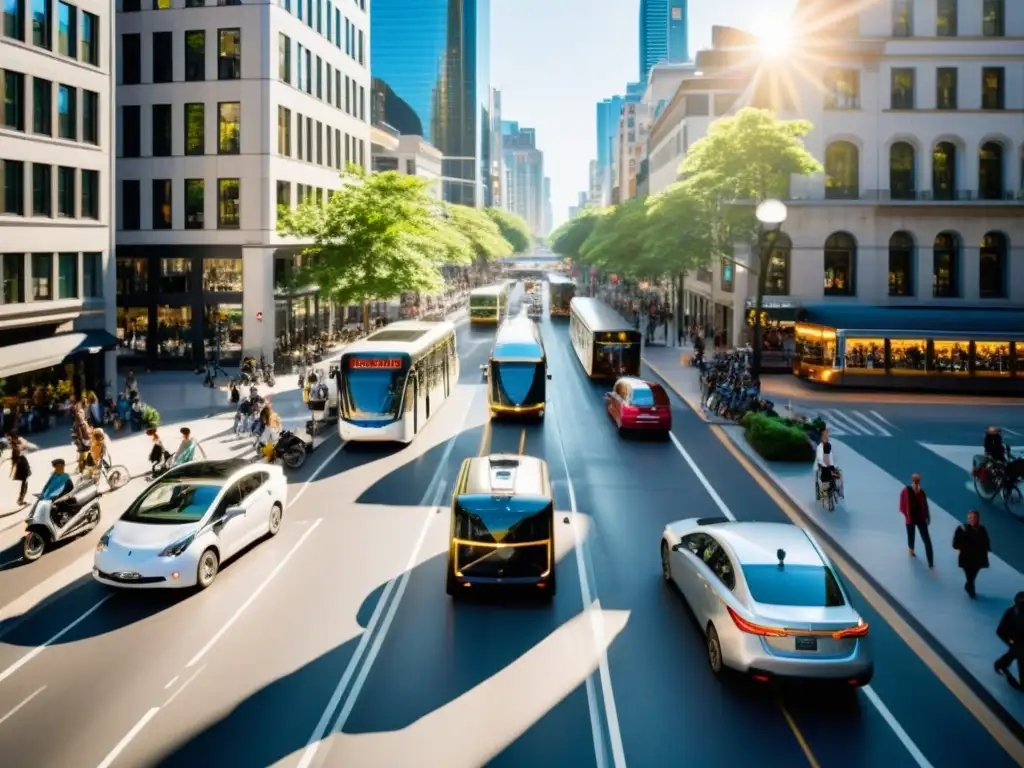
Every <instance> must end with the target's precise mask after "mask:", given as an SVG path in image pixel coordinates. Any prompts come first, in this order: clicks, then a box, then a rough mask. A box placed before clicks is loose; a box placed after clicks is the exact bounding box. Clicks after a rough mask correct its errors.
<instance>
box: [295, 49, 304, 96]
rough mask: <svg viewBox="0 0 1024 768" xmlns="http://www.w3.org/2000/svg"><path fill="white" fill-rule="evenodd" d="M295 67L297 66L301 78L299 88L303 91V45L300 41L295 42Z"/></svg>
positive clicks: (297, 72)
mask: <svg viewBox="0 0 1024 768" xmlns="http://www.w3.org/2000/svg"><path fill="white" fill-rule="evenodd" d="M295 67H296V74H297V75H298V78H299V81H298V83H297V85H298V88H299V90H300V91H301V90H302V83H303V77H302V46H301V45H299V44H298V43H296V44H295Z"/></svg>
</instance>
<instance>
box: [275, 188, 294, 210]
mask: <svg viewBox="0 0 1024 768" xmlns="http://www.w3.org/2000/svg"><path fill="white" fill-rule="evenodd" d="M282 206H283V207H284V208H286V209H287V210H289V211H290V210H291V208H292V183H291V182H290V181H279V182H277V208H278V212H277V215H278V216H280V215H281V208H282Z"/></svg>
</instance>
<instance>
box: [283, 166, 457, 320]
mask: <svg viewBox="0 0 1024 768" xmlns="http://www.w3.org/2000/svg"><path fill="white" fill-rule="evenodd" d="M342 180H343V181H344V182H345V183H344V185H343V186H342V188H341V189H340V190H338V191H336V192H334V193H333V194H331V195H330V197H329V199H328V200H327V201H326V202H325V203H324V204H323V205H322V206H317V205H315V204H313V203H311V202H304V203H301V204H300V205H299V206H298V208H296V209H295V210H289V209H288V208H286V207H285V206H281V208H280V209H279V211H278V225H277V226H278V231H279V232H281V233H282V234H284V235H290V236H293V237H296V238H301V239H303V240H310V241H312V244H311V245H309V246H308V247H307V248H306V249H305V250H304V251H303V255H304V256H307V257H308V258H306V259H304V260H303V264H302V266H301V267H300V268H299V270H297V273H296V275H295V277H294V280H293V282H294V283H295V284H297V285H310V284H313V285H316V286H317V287H318V288H319V289H320V295H321V296H324V297H325V298H330V299H332V300H333V301H336V302H338V303H339V304H357V303H358V304H362V305H363V308H364V310H363V311H364V322H365V323H366V324H368V320H369V318H368V317H366V314H367V312H368V306H369V302H370V301H372V300H374V299H378V298H382V299H386V298H391V297H393V296H398V295H399V294H401V293H403V292H405V291H417V292H423V293H431V292H434V291H436V290H438V289H439V288H440V287H441V285H442V278H441V270H440V268H441V266H442V265H444V264H449V263H456V264H468V263H469V262H470V261H471V260H472V258H473V253H474V248H473V244H472V243H471V242H470V241H469V240H468V239H467V238H466V237H465V235H463V234H462V233H461V232H460V231H458V230H457V229H456V228H455V227H453V226H452V223H451V222H450V220H449V218H448V216H447V213H446V211H445V209H444V208H443V207H442V206H441V205H439V204H438V203H437V202H436V201H435V200H433V199H432V198H431V197H430V196H429V195H428V193H427V182H426V181H425V180H423V179H421V178H419V177H417V176H405V175H402V174H398V173H394V172H387V173H373V174H367V173H365V172H364V171H363V170H362V169H361V168H359V167H357V166H351V165H350V166H349V167H348V168H346V169H345V171H344V172H343V173H342Z"/></svg>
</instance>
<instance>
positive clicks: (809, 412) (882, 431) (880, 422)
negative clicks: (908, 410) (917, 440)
mask: <svg viewBox="0 0 1024 768" xmlns="http://www.w3.org/2000/svg"><path fill="white" fill-rule="evenodd" d="M794 410H795V411H796V412H797V413H799V414H800V415H801V416H806V417H807V418H808V419H815V418H819V419H821V420H822V421H824V422H825V424H826V425H827V426H828V429H829V434H831V435H832V437H850V436H857V437H892V436H893V433H894V432H898V431H899V427H897V426H896V425H895V424H893V423H892V422H890V421H889V420H888V419H886V418H885V417H884V416H882V414H880V413H878V411H871V410H867V411H862V410H846V409H842V410H840V409H838V408H813V409H809V408H799V407H797V408H794Z"/></svg>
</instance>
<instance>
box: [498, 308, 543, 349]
mask: <svg viewBox="0 0 1024 768" xmlns="http://www.w3.org/2000/svg"><path fill="white" fill-rule="evenodd" d="M543 358H544V342H543V341H541V337H540V330H539V329H538V328H537V324H536V323H535V322H533V320H531V319H530V318H529V317H528V316H527V315H518V316H516V317H513V318H510V319H508V320H506V321H505V322H504V323H502V324H501V327H500V328H498V333H497V335H496V336H495V339H494V347H493V349H492V350H491V359H493V360H500V359H506V360H510V359H516V360H524V359H525V360H541V359H543Z"/></svg>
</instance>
